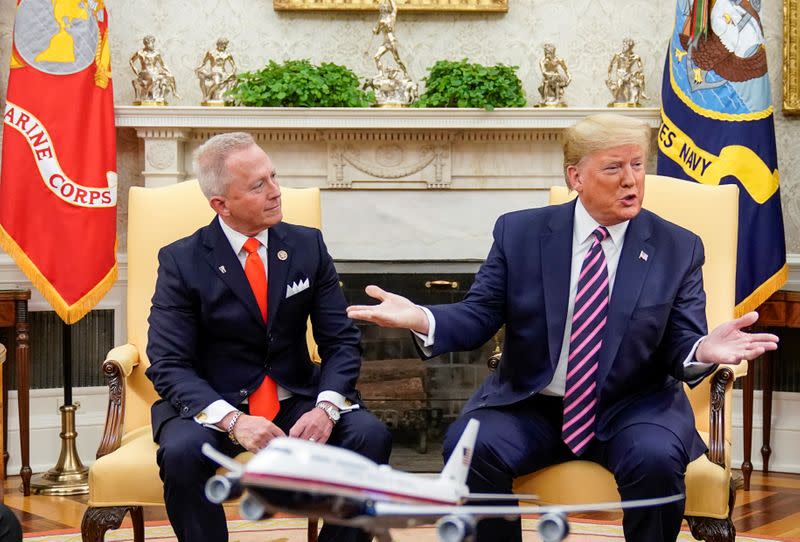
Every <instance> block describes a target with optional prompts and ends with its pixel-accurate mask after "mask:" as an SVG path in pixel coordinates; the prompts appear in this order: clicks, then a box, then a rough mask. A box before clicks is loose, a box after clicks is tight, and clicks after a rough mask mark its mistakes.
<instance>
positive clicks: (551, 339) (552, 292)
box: [539, 201, 575, 367]
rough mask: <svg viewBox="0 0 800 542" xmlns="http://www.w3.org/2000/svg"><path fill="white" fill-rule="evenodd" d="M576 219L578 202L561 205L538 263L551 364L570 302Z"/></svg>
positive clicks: (541, 244)
mask: <svg viewBox="0 0 800 542" xmlns="http://www.w3.org/2000/svg"><path fill="white" fill-rule="evenodd" d="M574 221H575V202H574V201H573V202H571V203H566V204H564V205H560V206H558V207H557V208H555V209H554V211H553V217H552V218H551V219H550V222H549V224H548V231H547V232H545V233H544V234H543V235H542V236H541V238H540V241H539V264H540V265H541V267H542V268H541V276H542V283H543V286H544V306H545V317H546V318H547V343H548V346H549V352H550V364H551V366H552V367H555V366H556V365H557V364H558V356H559V354H560V352H561V344H562V341H563V338H564V326H565V325H566V321H567V304H568V302H569V279H570V266H571V265H572V229H573V223H574Z"/></svg>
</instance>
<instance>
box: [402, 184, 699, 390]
mask: <svg viewBox="0 0 800 542" xmlns="http://www.w3.org/2000/svg"><path fill="white" fill-rule="evenodd" d="M628 224H630V221H629V220H626V221H625V222H621V223H619V224H614V225H613V226H606V229H607V230H608V233H609V236H608V237H606V238H605V239H604V240H603V242H602V247H603V252H604V253H605V256H606V265H607V266H608V296H609V299H610V298H611V292H612V291H613V289H614V280H615V279H616V277H617V267H619V257H620V254H622V245H623V244H624V243H625V232H626V231H628ZM598 226H600V224H598V223H597V221H596V220H595V219H594V218H592V217H591V216H590V215H589V213H588V212H587V211H586V208H585V207H584V206H583V204H582V203H581V200H580V199H578V200H577V201H576V202H575V221H574V226H573V230H572V265H571V267H570V278H569V304H568V305H567V319H566V325H565V326H564V338H563V339H562V342H561V354H560V355H559V356H558V365H556V371H555V373H554V374H553V379H552V380H551V381H550V383H549V384H548V385H547V386H545V387H544V389H543V390H542V391H541V392H540V393H542V394H543V395H556V396H559V397H563V396H564V389H565V384H566V375H567V360H568V358H569V339H570V334H571V333H572V314H573V312H574V310H575V294H576V292H577V289H578V276H579V275H580V272H581V266H582V265H583V258H584V257H585V256H586V253H587V252H588V251H589V249H590V248H591V246H592V242H593V241H594V236H593V235H592V232H593V231H594V230H596V229H597V227H598ZM420 308H421V309H422V310H423V311H425V314H426V315H427V317H428V326H429V329H428V334H427V335H423V334H421V333H417V332H414V334H415V335H416V336H417V338H418V339H419V344H420V347H421V348H422V351H423V352H425V353H426V354H430V352H431V348H430V347H431V346H432V345H433V344H434V335H435V332H436V319H435V318H434V317H433V313H431V311H429V310H428V309H426V308H425V307H420ZM703 338H704V337H703ZM703 338H700V339H698V341H697V342H696V343H695V344H694V346H693V347H692V350H691V351H690V352H689V355H688V356H686V359H685V360H684V362H683V365H684V367H698V368H701V367H704V368H708V367H711V366H712V364H710V363H700V362H698V361H694V353H695V351H696V350H697V346H698V345H699V344H700V341H702V340H703ZM704 376H705V375H703V377H704ZM701 379H702V377H701ZM698 380H699V379H698Z"/></svg>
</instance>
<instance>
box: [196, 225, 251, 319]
mask: <svg viewBox="0 0 800 542" xmlns="http://www.w3.org/2000/svg"><path fill="white" fill-rule="evenodd" d="M203 244H204V245H205V247H206V249H207V251H206V260H207V261H208V263H209V265H210V266H211V268H212V269H213V270H214V272H215V273H216V274H217V276H218V277H219V278H220V280H222V281H223V282H224V283H225V284H226V285H227V286H228V288H230V289H231V291H233V293H234V294H235V295H236V297H237V298H239V301H241V302H242V304H243V305H244V306H245V308H246V309H247V312H249V313H250V314H251V315H252V316H253V318H255V319H256V321H257V322H259V323H260V324H261V325H262V326H263V325H265V323H264V319H263V318H262V317H261V309H259V308H258V303H257V302H256V298H255V296H254V295H253V290H252V289H251V288H250V283H249V282H248V281H247V277H246V276H245V274H244V269H243V268H242V264H241V262H239V258H238V256H237V255H236V253H234V252H233V249H232V248H231V244H230V242H229V241H228V238H227V237H225V234H224V233H223V232H222V227H221V226H220V225H219V217H216V218H214V220H213V221H212V222H211V224H209V225H208V226H207V227H206V230H205V234H204V239H203Z"/></svg>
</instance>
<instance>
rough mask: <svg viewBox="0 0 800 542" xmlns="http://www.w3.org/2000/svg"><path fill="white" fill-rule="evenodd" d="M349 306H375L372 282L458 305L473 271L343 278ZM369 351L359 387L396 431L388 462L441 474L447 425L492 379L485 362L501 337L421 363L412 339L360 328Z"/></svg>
mask: <svg viewBox="0 0 800 542" xmlns="http://www.w3.org/2000/svg"><path fill="white" fill-rule="evenodd" d="M340 280H341V282H342V285H343V289H344V292H345V296H346V297H347V301H348V303H349V304H373V303H375V300H373V299H371V298H370V297H369V296H367V295H366V293H365V292H364V288H365V287H366V286H367V285H369V284H375V285H378V286H380V287H381V288H383V289H384V290H387V291H390V292H393V293H396V294H398V295H402V296H404V297H407V298H409V299H410V300H412V301H413V302H415V303H418V304H420V305H436V304H442V303H453V302H455V301H459V300H461V299H462V298H463V297H464V295H465V294H466V293H467V291H468V290H469V288H470V286H471V285H472V282H473V280H474V274H472V273H436V274H433V273H343V274H340ZM356 325H358V327H359V329H360V330H361V342H362V346H363V348H364V353H363V363H362V369H361V377H360V379H359V383H358V389H359V392H360V393H361V396H362V399H363V401H364V402H365V404H366V405H367V407H368V408H369V409H370V410H371V411H372V412H374V413H375V414H376V415H378V417H379V418H381V420H382V421H384V423H386V424H387V425H388V426H389V428H390V429H391V431H392V436H393V442H394V446H393V450H392V457H391V460H390V462H391V464H392V465H393V466H395V467H396V468H401V469H403V470H408V471H413V472H438V471H439V470H440V469H441V467H442V439H443V436H444V432H445V430H446V429H447V427H448V425H449V424H450V423H451V422H452V421H453V420H455V419H456V417H457V416H458V414H459V412H460V411H461V407H462V406H463V405H464V403H465V402H466V401H467V399H469V397H470V396H471V395H472V392H473V391H474V390H475V389H476V388H477V387H478V385H479V384H480V383H481V382H482V381H483V379H484V378H485V377H486V375H487V373H488V368H487V360H488V358H489V357H490V356H491V355H492V354H493V353H494V352H495V350H496V348H497V347H498V343H497V341H499V337H496V338H495V339H493V340H490V341H489V342H487V343H486V344H484V345H483V346H482V347H481V348H478V349H476V350H472V351H469V352H453V353H450V354H446V355H442V356H437V357H435V358H432V359H430V360H427V361H422V360H420V359H419V357H418V356H417V352H416V349H415V347H414V341H413V339H412V336H411V333H410V332H408V331H406V330H400V329H385V328H381V327H379V326H376V325H374V324H371V323H367V322H356Z"/></svg>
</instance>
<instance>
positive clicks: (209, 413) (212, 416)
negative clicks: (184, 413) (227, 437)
mask: <svg viewBox="0 0 800 542" xmlns="http://www.w3.org/2000/svg"><path fill="white" fill-rule="evenodd" d="M237 410H239V409H237V408H236V407H235V406H233V405H231V404H230V403H229V402H228V401H224V400H222V399H219V400H217V401H214V402H213V403H211V404H210V405H208V406H207V407H206V408H205V409H203V410H201V411H200V412H198V413H197V415H196V416H195V417H194V421H196V422H197V423H199V424H200V425H203V426H205V427H210V428H211V429H216V430H217V431H220V432H222V433H224V432H225V430H224V429H220V428H219V427H217V425H216V424H218V423H219V422H221V421H222V418H224V417H225V416H227V415H228V414H230V413H231V412H235V411H237Z"/></svg>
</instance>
